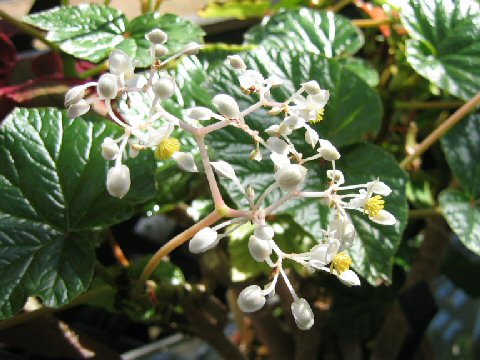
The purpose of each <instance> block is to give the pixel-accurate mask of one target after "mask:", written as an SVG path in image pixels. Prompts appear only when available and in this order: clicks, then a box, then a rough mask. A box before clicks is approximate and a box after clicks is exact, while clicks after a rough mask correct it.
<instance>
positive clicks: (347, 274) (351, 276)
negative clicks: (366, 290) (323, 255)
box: [338, 270, 360, 286]
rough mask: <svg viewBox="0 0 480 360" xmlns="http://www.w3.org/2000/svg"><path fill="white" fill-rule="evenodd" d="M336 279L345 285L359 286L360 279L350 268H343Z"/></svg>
mask: <svg viewBox="0 0 480 360" xmlns="http://www.w3.org/2000/svg"><path fill="white" fill-rule="evenodd" d="M338 279H339V280H340V281H341V282H342V283H343V284H345V285H348V286H359V285H360V279H359V277H358V275H357V274H355V273H354V272H353V271H352V270H345V271H343V272H342V273H341V274H340V275H338Z"/></svg>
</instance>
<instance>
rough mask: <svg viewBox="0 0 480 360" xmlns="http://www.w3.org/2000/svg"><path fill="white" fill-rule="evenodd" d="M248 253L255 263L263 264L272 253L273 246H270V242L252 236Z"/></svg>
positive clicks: (249, 240)
mask: <svg viewBox="0 0 480 360" xmlns="http://www.w3.org/2000/svg"><path fill="white" fill-rule="evenodd" d="M248 251H249V252H250V255H252V257H253V258H254V259H255V261H258V262H262V261H265V259H266V258H267V257H269V256H270V254H271V253H272V245H271V244H270V240H265V239H261V238H259V237H256V236H255V235H251V236H250V238H249V239H248Z"/></svg>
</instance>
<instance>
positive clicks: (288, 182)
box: [275, 164, 307, 192]
mask: <svg viewBox="0 0 480 360" xmlns="http://www.w3.org/2000/svg"><path fill="white" fill-rule="evenodd" d="M306 173H307V169H305V168H304V167H303V166H301V165H298V164H289V165H285V166H283V167H281V168H280V169H279V170H277V172H276V173H275V180H276V181H277V184H278V186H280V188H281V189H282V190H283V191H286V192H290V191H293V190H295V189H296V188H297V186H298V185H299V184H300V183H301V182H302V181H303V180H304V179H305V175H306Z"/></svg>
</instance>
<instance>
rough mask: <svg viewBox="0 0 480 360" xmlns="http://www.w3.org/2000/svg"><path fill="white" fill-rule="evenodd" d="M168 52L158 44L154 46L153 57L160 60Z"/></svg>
mask: <svg viewBox="0 0 480 360" xmlns="http://www.w3.org/2000/svg"><path fill="white" fill-rule="evenodd" d="M167 52H168V49H167V48H166V47H165V46H163V45H160V44H157V45H155V57H157V58H160V57H162V56H165V55H166V54H167Z"/></svg>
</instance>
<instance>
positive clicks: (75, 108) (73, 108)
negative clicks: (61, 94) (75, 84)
mask: <svg viewBox="0 0 480 360" xmlns="http://www.w3.org/2000/svg"><path fill="white" fill-rule="evenodd" d="M89 110H90V104H89V103H87V102H86V101H85V100H84V99H80V100H78V101H77V102H76V103H74V104H72V105H70V106H69V107H68V110H67V116H68V118H69V119H75V118H77V117H79V116H82V115H84V114H86V113H87V112H88V111H89Z"/></svg>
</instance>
